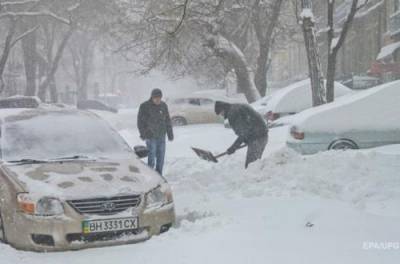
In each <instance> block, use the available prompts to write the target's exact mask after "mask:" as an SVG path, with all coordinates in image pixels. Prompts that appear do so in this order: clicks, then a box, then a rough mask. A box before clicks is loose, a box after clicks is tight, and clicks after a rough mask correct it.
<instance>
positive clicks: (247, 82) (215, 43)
mask: <svg viewBox="0 0 400 264" xmlns="http://www.w3.org/2000/svg"><path fill="white" fill-rule="evenodd" d="M207 46H208V47H209V48H211V49H212V50H213V51H214V53H215V54H216V55H217V56H218V57H220V58H222V59H223V62H224V63H225V64H226V66H228V67H230V68H231V69H233V70H234V71H235V75H236V82H237V87H238V89H240V90H241V91H242V92H243V93H244V95H245V96H246V98H247V101H248V102H249V103H252V102H254V101H257V100H258V99H260V94H259V92H258V90H257V88H256V85H255V83H254V76H253V73H252V71H251V69H250V67H248V62H247V60H246V58H245V56H244V54H243V52H242V51H241V50H240V49H239V48H238V47H237V46H236V45H235V44H234V43H233V42H232V41H229V40H228V39H227V38H225V37H224V36H222V35H221V34H217V35H215V36H211V37H210V38H209V39H208V43H207Z"/></svg>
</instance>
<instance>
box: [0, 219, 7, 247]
mask: <svg viewBox="0 0 400 264" xmlns="http://www.w3.org/2000/svg"><path fill="white" fill-rule="evenodd" d="M0 242H6V235H5V231H4V222H3V217H2V215H1V212H0Z"/></svg>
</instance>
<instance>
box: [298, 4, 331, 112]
mask: <svg viewBox="0 0 400 264" xmlns="http://www.w3.org/2000/svg"><path fill="white" fill-rule="evenodd" d="M300 1H301V10H302V11H301V14H300V23H301V25H302V29H303V35H304V43H305V46H306V52H307V58H308V70H309V75H310V80H311V90H312V102H313V106H318V105H322V104H324V103H326V90H325V85H324V78H323V75H322V71H321V62H320V55H319V54H320V53H319V49H318V43H317V38H316V30H315V20H314V14H313V11H312V2H311V0H300ZM296 4H297V3H296Z"/></svg>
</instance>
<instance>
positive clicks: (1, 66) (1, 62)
mask: <svg viewBox="0 0 400 264" xmlns="http://www.w3.org/2000/svg"><path fill="white" fill-rule="evenodd" d="M16 27H17V21H16V20H12V21H11V22H10V28H9V30H8V33H7V36H6V41H5V43H4V48H3V53H2V55H1V58H0V92H3V90H4V87H5V83H4V78H3V75H4V71H5V69H6V64H7V60H8V57H9V56H10V51H11V48H12V47H11V46H12V38H13V36H14V34H15V30H16Z"/></svg>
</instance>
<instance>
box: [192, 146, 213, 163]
mask: <svg viewBox="0 0 400 264" xmlns="http://www.w3.org/2000/svg"><path fill="white" fill-rule="evenodd" d="M192 149H193V151H194V153H196V155H197V156H198V157H199V158H200V159H202V160H205V161H209V162H214V163H218V160H217V158H216V157H215V156H214V154H212V152H211V151H208V150H204V149H198V148H192Z"/></svg>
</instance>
